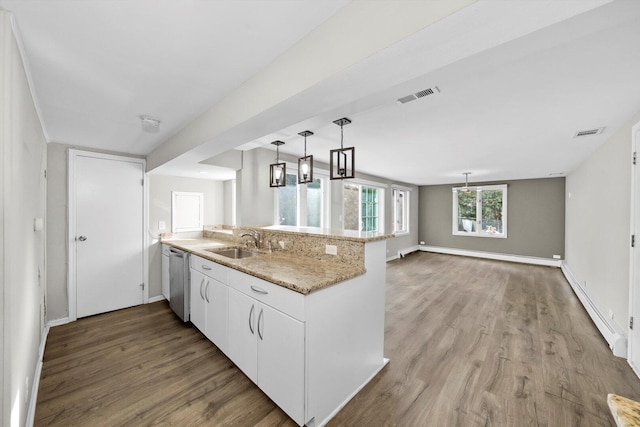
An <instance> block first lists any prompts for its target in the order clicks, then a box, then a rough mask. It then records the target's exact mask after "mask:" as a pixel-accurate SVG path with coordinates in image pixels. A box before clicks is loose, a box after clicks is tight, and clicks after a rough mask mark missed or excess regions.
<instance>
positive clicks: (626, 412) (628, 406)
mask: <svg viewBox="0 0 640 427" xmlns="http://www.w3.org/2000/svg"><path fill="white" fill-rule="evenodd" d="M607 403H608V404H609V409H611V413H612V414H613V419H614V420H615V421H616V424H617V425H618V427H632V426H640V402H636V401H635V400H631V399H627V398H626V397H622V396H618V395H617V394H609V395H608V396H607Z"/></svg>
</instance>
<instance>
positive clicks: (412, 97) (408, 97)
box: [396, 86, 440, 104]
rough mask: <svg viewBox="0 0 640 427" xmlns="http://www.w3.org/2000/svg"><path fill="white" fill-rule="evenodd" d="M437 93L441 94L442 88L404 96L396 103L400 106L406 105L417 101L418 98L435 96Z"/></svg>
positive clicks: (433, 88)
mask: <svg viewBox="0 0 640 427" xmlns="http://www.w3.org/2000/svg"><path fill="white" fill-rule="evenodd" d="M437 93H440V88H438V86H434V87H428V88H426V89H422V90H419V91H418V92H416V93H412V94H409V95H406V96H403V97H402V98H398V99H397V100H396V102H397V103H398V104H406V103H407V102H411V101H415V100H416V99H418V98H424V97H425V96H429V95H435V94H437Z"/></svg>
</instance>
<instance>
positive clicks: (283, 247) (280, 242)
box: [278, 240, 286, 249]
mask: <svg viewBox="0 0 640 427" xmlns="http://www.w3.org/2000/svg"><path fill="white" fill-rule="evenodd" d="M278 244H279V245H280V249H286V248H285V246H286V245H285V244H284V242H283V241H282V240H281V241H279V242H278Z"/></svg>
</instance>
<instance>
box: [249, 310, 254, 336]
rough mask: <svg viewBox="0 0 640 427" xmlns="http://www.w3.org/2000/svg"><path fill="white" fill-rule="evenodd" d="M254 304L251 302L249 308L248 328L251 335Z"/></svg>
mask: <svg viewBox="0 0 640 427" xmlns="http://www.w3.org/2000/svg"><path fill="white" fill-rule="evenodd" d="M254 308H255V305H253V304H251V310H250V311H249V330H250V331H251V335H253V309H254Z"/></svg>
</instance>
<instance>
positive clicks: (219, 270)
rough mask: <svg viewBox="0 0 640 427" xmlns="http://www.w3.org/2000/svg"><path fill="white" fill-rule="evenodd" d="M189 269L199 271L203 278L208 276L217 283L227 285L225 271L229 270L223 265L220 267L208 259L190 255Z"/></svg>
mask: <svg viewBox="0 0 640 427" xmlns="http://www.w3.org/2000/svg"><path fill="white" fill-rule="evenodd" d="M190 259H191V268H193V269H194V270H197V271H199V272H200V273H202V274H204V275H205V276H209V277H211V278H213V279H216V280H217V281H218V282H222V283H225V284H226V283H227V271H228V270H229V268H227V267H225V266H224V265H220V264H218V263H217V262H213V261H209V260H208V259H204V258H200V257H199V256H197V255H193V254H192V255H191V257H190Z"/></svg>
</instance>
